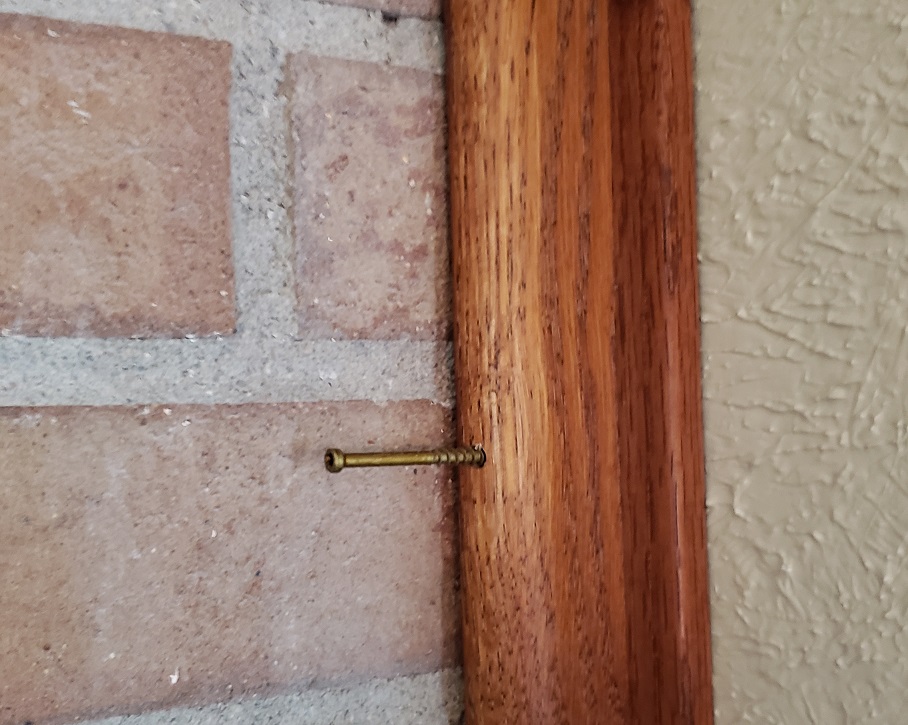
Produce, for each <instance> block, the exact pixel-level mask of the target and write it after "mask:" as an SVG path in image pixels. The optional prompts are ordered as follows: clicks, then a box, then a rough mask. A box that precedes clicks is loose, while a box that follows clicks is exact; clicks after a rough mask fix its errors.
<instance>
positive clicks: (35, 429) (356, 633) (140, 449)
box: [0, 401, 458, 725]
mask: <svg viewBox="0 0 908 725" xmlns="http://www.w3.org/2000/svg"><path fill="white" fill-rule="evenodd" d="M450 430H451V428H450V423H449V417H448V413H447V411H446V410H445V409H444V408H441V407H439V406H435V405H432V404H430V403H427V402H420V401H416V402H402V403H395V404H388V405H385V406H381V405H376V404H370V403H346V404H286V405H272V406H265V405H245V406H210V407H209V406H173V407H172V408H164V407H161V406H154V407H150V408H144V409H142V408H44V409H37V408H32V409H22V408H13V409H9V408H8V409H4V410H2V411H0V499H2V501H3V507H2V508H0V562H2V566H0V612H2V616H0V723H3V724H4V725H9V724H11V723H22V722H25V721H33V722H36V723H37V722H45V721H47V720H50V719H54V718H63V719H65V718H67V717H73V718H74V717H75V716H76V715H80V716H83V715H85V714H87V713H91V712H100V711H117V710H131V709H134V708H135V707H136V706H137V705H138V704H140V703H143V704H145V705H146V706H151V705H163V704H171V703H176V702H194V701H213V700H219V699H225V698H229V697H231V696H234V695H238V694H240V693H242V692H244V691H250V690H258V691H262V690H275V689H284V688H299V687H302V686H306V685H309V684H312V683H325V682H332V681H333V682H336V681H352V680H361V679H365V678H367V677H370V676H390V675H394V674H397V673H415V672H428V671H432V670H436V669H438V668H439V667H441V666H444V665H448V664H452V663H455V662H456V661H457V644H456V642H457V626H458V624H457V623H458V612H457V605H456V592H455V579H456V575H455V567H454V563H453V562H454V552H455V551H456V546H455V545H454V541H453V539H454V536H455V528H454V521H453V516H452V510H451V506H452V491H451V485H450V479H449V472H448V471H447V470H446V469H433V468H421V469H413V468H407V469H372V470H369V471H365V470H361V471H356V470H351V471H344V472H342V473H341V474H337V475H331V474H328V473H327V472H325V470H324V468H323V463H322V453H323V449H324V448H325V447H326V446H328V445H332V444H333V445H339V446H341V447H347V448H349V449H355V448H356V447H357V446H360V445H364V444H370V445H376V444H379V443H380V444H382V445H386V446H391V447H395V446H396V447H408V446H425V445H437V444H438V443H440V442H442V441H444V440H447V439H448V437H449V435H450Z"/></svg>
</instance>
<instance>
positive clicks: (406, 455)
mask: <svg viewBox="0 0 908 725" xmlns="http://www.w3.org/2000/svg"><path fill="white" fill-rule="evenodd" d="M485 462H486V452H485V451H484V450H482V446H473V447H472V448H439V449H438V450H434V451H401V452H400V453H391V452H383V453H344V452H343V451H342V450H340V449H338V448H329V449H328V450H327V451H325V468H327V469H328V470H329V471H331V473H337V472H338V471H342V470H343V469H345V468H364V467H366V466H432V465H438V464H443V463H451V464H453V465H455V466H457V465H468V466H476V467H477V468H481V467H482V466H483V465H484V464H485Z"/></svg>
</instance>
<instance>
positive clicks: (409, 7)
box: [330, 0, 441, 22]
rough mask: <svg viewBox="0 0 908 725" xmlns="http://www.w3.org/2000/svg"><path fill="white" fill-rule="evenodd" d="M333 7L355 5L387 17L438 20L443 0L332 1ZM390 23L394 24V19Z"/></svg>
mask: <svg viewBox="0 0 908 725" xmlns="http://www.w3.org/2000/svg"><path fill="white" fill-rule="evenodd" d="M330 1H331V3H332V4H333V5H353V6H355V7H358V8H367V9H369V10H382V11H384V12H385V13H386V14H387V15H391V16H392V17H396V16H407V15H410V16H415V17H418V18H437V17H438V16H439V15H441V0H330ZM389 21H391V22H393V20H392V18H389Z"/></svg>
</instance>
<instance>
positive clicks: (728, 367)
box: [695, 0, 908, 725]
mask: <svg viewBox="0 0 908 725" xmlns="http://www.w3.org/2000/svg"><path fill="white" fill-rule="evenodd" d="M695 15H696V19H695V26H696V59H697V74H696V78H697V96H698V119H697V121H698V154H699V176H700V195H699V203H700V233H701V257H702V272H701V275H702V277H701V283H702V288H703V300H702V304H703V319H704V362H705V396H706V435H707V459H708V462H707V488H708V494H707V495H708V508H709V545H710V560H711V576H712V582H711V583H712V609H713V615H712V616H713V641H714V651H715V692H716V707H717V723H719V724H720V725H727V724H731V723H819V724H822V725H835V724H837V723H858V722H861V723H863V722H873V723H903V722H905V721H906V717H908V716H906V712H908V687H906V686H905V684H906V682H908V658H906V657H905V652H906V651H908V631H906V627H908V571H906V570H908V566H906V564H908V559H906V556H908V457H906V455H905V452H906V442H908V424H906V402H905V400H906V392H908V354H906V349H905V348H906V324H908V242H906V231H908V196H906V194H908V1H906V0H879V1H878V0H874V1H873V2H868V1H862V2H854V0H826V1H825V2H811V1H809V0H772V1H771V2H765V3H753V2H748V1H745V0H699V1H698V2H696V3H695Z"/></svg>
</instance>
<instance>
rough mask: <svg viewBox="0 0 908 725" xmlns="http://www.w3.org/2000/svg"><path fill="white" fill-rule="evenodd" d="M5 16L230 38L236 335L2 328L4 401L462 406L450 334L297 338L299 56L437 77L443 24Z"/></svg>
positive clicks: (225, 14) (200, 15) (171, 15)
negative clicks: (26, 332) (294, 55)
mask: <svg viewBox="0 0 908 725" xmlns="http://www.w3.org/2000/svg"><path fill="white" fill-rule="evenodd" d="M0 12H13V13H22V14H29V15H37V16H44V17H49V18H54V19H59V20H72V21H76V22H86V23H101V24H105V25H117V26H122V27H128V28H135V29H140V30H149V31H158V32H170V33H177V34H181V35H195V36H200V37H205V38H211V39H216V40H226V41H228V42H229V43H231V44H232V45H233V87H232V91H231V99H230V127H231V137H230V144H231V149H230V152H231V186H232V203H233V254H234V267H235V275H236V277H235V282H236V304H237V315H238V320H237V333H236V334H235V335H231V336H229V337H224V338H208V339H198V340H194V339H179V340H166V339H165V340H129V339H122V338H120V339H108V340H99V339H90V338H85V339H78V338H56V339H43V338H28V337H20V336H14V335H10V334H9V333H8V332H7V331H3V330H0V371H3V374H2V376H0V405H4V406H11V405H115V404H129V403H159V402H160V403H163V402H166V403H205V402H208V403H237V402H275V401H286V402H305V401H316V400H349V399H365V400H376V401H388V400H402V399H419V398H424V399H429V400H435V401H437V402H440V403H443V404H446V405H450V404H451V402H452V399H453V394H452V383H451V377H452V374H451V351H450V345H449V344H447V343H445V342H410V341H343V342H342V341H337V342H335V341H333V340H325V341H315V342H312V341H298V340H297V339H296V333H297V318H296V312H295V289H294V282H293V264H292V259H293V239H292V235H291V232H290V229H291V225H290V218H289V213H288V208H289V201H290V200H289V198H288V191H287V190H288V189H289V188H290V184H289V178H288V169H289V163H288V146H287V137H286V131H287V130H286V128H285V105H286V99H285V98H284V97H283V96H282V95H281V94H280V84H281V82H282V80H283V76H284V66H285V62H286V58H287V54H288V53H291V52H296V51H300V50H305V51H309V52H313V53H318V54H321V55H327V56H332V57H337V58H346V59H349V60H360V61H371V62H382V63H389V64H392V65H400V66H406V67H413V68H420V69H423V70H429V71H432V72H436V73H439V72H441V70H442V68H443V61H444V57H443V56H444V52H443V45H442V38H441V25H440V23H438V22H437V21H427V20H419V19H414V18H402V19H400V20H398V21H397V22H396V23H393V24H389V23H385V22H383V21H382V19H381V14H380V13H377V12H374V11H366V10H361V9H358V8H349V7H336V6H332V5H327V4H321V3H317V2H310V1H306V0H242V1H240V2H224V0H182V1H181V2H165V1H164V0H157V2H144V1H143V0H119V1H115V0H94V1H93V2H86V3H73V2H70V1H68V0H67V1H65V2H64V1H62V0H0Z"/></svg>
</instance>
